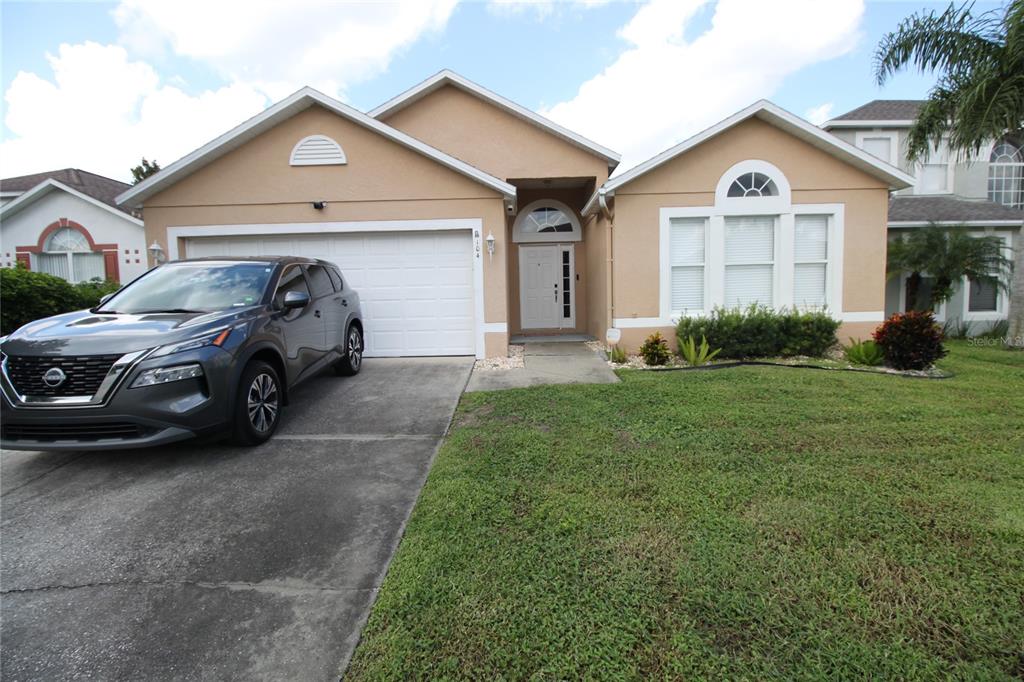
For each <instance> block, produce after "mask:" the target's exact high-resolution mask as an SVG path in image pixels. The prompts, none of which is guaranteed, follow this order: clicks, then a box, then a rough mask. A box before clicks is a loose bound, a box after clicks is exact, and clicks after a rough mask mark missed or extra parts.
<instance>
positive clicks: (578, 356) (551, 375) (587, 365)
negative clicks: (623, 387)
mask: <svg viewBox="0 0 1024 682" xmlns="http://www.w3.org/2000/svg"><path fill="white" fill-rule="evenodd" d="M524 346H525V349H524V352H523V364H524V365H525V366H524V367H522V368H517V369H491V370H473V375H472V376H471V377H470V378H469V385H468V386H466V391H500V390H503V389H506V388H526V387H529V386H543V385H545V384H613V383H616V382H617V381H618V380H619V378H618V377H617V376H615V372H613V371H612V370H611V368H610V367H608V363H607V362H605V359H604V358H603V357H602V356H601V355H600V354H599V353H598V352H597V351H594V350H591V349H590V348H588V347H587V346H586V344H584V343H582V342H579V341H527V342H526V343H525V344H524Z"/></svg>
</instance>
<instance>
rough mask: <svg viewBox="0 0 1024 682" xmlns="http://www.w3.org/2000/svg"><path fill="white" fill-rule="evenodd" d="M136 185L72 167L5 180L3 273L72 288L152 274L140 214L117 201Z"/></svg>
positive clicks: (1, 183)
mask: <svg viewBox="0 0 1024 682" xmlns="http://www.w3.org/2000/svg"><path fill="white" fill-rule="evenodd" d="M130 187H131V186H130V185H127V184H125V183H123V182H118V181H117V180H111V179H110V178H105V177H103V176H102V175H96V174H95V173H89V172H87V171H83V170H78V169H77V168H65V169H63V170H57V171H50V172H48V173H37V174H35V175H23V176H20V177H16V178H7V179H5V180H0V197H2V199H3V204H2V205H0V266H2V267H5V268H10V267H14V266H15V264H16V263H18V262H21V263H22V264H23V265H24V266H25V267H26V268H28V269H29V270H35V271H39V272H46V273H49V274H51V275H56V276H58V277H61V278H63V279H66V280H68V281H69V282H83V281H88V280H91V279H110V280H114V281H117V282H129V281H131V280H133V279H135V278H136V277H138V276H139V275H141V274H142V273H143V272H145V271H146V269H147V267H148V266H147V263H146V241H145V236H146V235H145V230H144V229H143V226H142V220H140V219H139V214H138V213H135V212H132V211H130V210H127V209H122V208H120V207H118V205H117V203H116V202H115V198H116V197H117V196H118V195H119V194H121V193H122V192H124V191H125V190H127V189H129V188H130Z"/></svg>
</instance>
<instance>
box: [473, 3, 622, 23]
mask: <svg viewBox="0 0 1024 682" xmlns="http://www.w3.org/2000/svg"><path fill="white" fill-rule="evenodd" d="M610 1H611V0H559V1H558V2H556V1H555V0H489V1H488V3H487V10H488V11H489V12H491V14H495V15H497V16H499V17H507V16H513V15H517V14H524V13H526V12H533V14H534V17H535V18H536V19H537V20H538V21H541V20H543V19H547V18H548V17H550V16H551V15H552V14H554V13H555V10H556V9H557V8H563V7H570V8H572V9H591V8H594V7H600V6H602V5H607V4H608V3H609V2H610Z"/></svg>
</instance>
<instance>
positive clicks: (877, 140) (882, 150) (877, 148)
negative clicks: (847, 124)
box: [855, 131, 899, 166]
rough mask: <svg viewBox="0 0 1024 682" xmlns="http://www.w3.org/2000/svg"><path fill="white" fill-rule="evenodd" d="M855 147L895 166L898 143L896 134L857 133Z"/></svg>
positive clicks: (889, 132)
mask: <svg viewBox="0 0 1024 682" xmlns="http://www.w3.org/2000/svg"><path fill="white" fill-rule="evenodd" d="M855 139H856V142H857V146H858V147H860V148H861V149H863V150H864V151H866V152H867V153H868V154H871V155H872V156H876V157H878V158H879V159H881V160H882V161H885V162H886V163H889V164H892V165H894V166H895V165H896V163H897V158H896V149H897V144H898V141H899V137H898V135H897V133H895V132H892V131H887V132H874V133H871V132H859V133H857V136H856V138H855Z"/></svg>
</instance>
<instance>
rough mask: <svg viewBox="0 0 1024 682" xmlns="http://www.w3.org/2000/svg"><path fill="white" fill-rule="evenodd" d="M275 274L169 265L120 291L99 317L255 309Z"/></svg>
mask: <svg viewBox="0 0 1024 682" xmlns="http://www.w3.org/2000/svg"><path fill="white" fill-rule="evenodd" d="M273 271H274V266H273V265H271V264H270V263H248V262H246V263H222V262H213V261H210V262H195V263H171V264H170V265H164V266H163V267H160V268H156V269H155V270H151V271H150V272H148V273H146V274H145V275H143V276H142V277H141V278H140V279H138V280H136V281H135V282H132V283H131V284H130V285H128V286H127V287H125V288H124V289H121V290H120V291H118V292H117V293H116V294H114V296H113V297H111V299H110V300H108V301H107V302H106V303H104V304H102V305H101V306H100V307H98V308H96V309H95V311H96V312H98V313H130V314H138V313H159V312H213V311H217V310H228V309H230V308H244V307H246V306H250V305H257V304H258V303H259V302H260V301H261V300H262V299H263V292H264V291H266V289H267V282H269V281H270V275H271V273H272V272H273Z"/></svg>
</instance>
